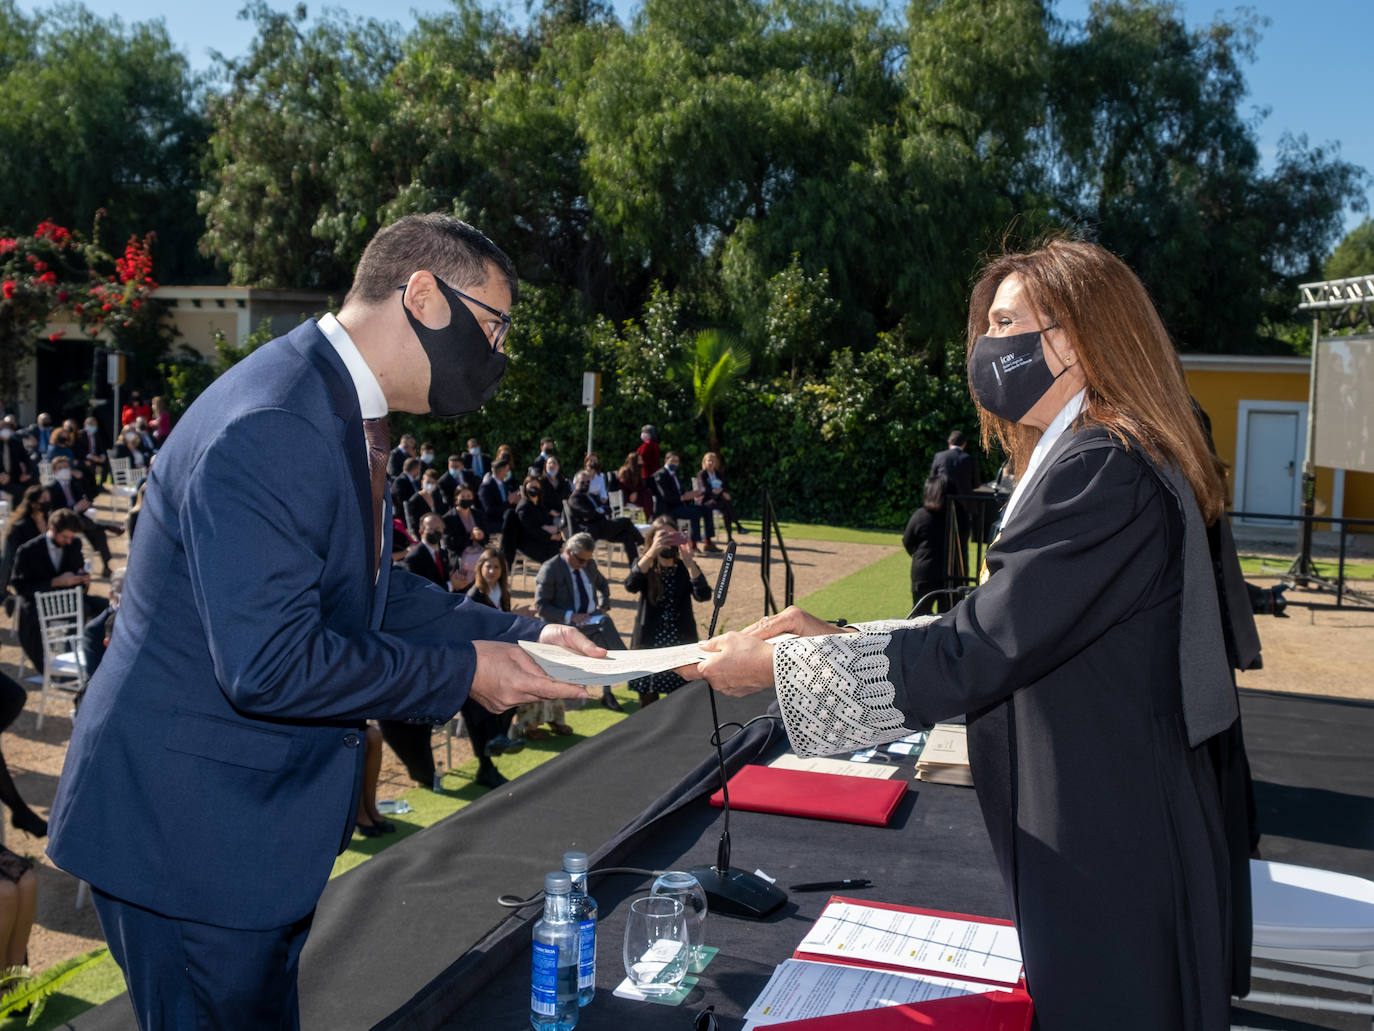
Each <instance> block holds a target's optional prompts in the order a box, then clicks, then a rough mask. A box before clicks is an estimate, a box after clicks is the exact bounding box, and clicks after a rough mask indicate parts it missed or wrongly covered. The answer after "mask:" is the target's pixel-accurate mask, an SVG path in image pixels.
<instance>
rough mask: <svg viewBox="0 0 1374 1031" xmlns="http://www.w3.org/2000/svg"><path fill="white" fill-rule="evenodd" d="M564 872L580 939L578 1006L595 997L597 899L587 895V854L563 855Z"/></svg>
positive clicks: (566, 853) (567, 853) (565, 853)
mask: <svg viewBox="0 0 1374 1031" xmlns="http://www.w3.org/2000/svg"><path fill="white" fill-rule="evenodd" d="M563 870H564V872H565V873H566V874H567V875H568V876H569V877H571V878H572V918H573V920H574V921H576V922H577V928H578V932H579V934H580V936H581V951H580V952H579V954H578V959H577V1004H578V1005H579V1006H585V1005H587V1003H589V1002H591V1001H592V996H594V995H596V899H594V898H592V897H591V896H590V895H588V894H587V853H585V852H564V853H563Z"/></svg>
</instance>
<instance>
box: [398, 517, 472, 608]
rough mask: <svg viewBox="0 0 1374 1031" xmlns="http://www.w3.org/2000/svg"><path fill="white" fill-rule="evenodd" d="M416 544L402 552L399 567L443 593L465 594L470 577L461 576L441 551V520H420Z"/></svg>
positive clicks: (442, 524) (442, 531)
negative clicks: (431, 583)
mask: <svg viewBox="0 0 1374 1031" xmlns="http://www.w3.org/2000/svg"><path fill="white" fill-rule="evenodd" d="M418 529H419V532H420V543H419V544H416V545H415V546H414V547H412V548H411V549H410V550H409V551H407V552H406V555H405V558H403V559H401V565H402V566H404V567H405V568H406V569H409V570H410V571H411V572H412V573H414V574H415V575H416V576H420V577H423V578H424V579H426V580H429V581H431V582H433V583H436V584H438V585H439V586H440V587H442V588H443V589H444V590H446V591H466V590H467V589H468V588H469V587H471V586H472V576H471V575H470V574H464V572H463V569H462V566H461V564H460V563H458V562H457V561H455V559H454V558H453V556H451V555H448V554H446V553H445V551H444V520H443V518H442V517H441V516H438V515H435V514H434V513H432V512H431V513H429V514H428V515H423V516H421V517H420V522H419V526H418Z"/></svg>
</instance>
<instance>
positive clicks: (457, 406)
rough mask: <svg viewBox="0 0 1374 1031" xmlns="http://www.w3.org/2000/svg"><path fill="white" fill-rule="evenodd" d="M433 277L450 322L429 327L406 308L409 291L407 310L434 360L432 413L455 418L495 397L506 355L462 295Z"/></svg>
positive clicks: (423, 344)
mask: <svg viewBox="0 0 1374 1031" xmlns="http://www.w3.org/2000/svg"><path fill="white" fill-rule="evenodd" d="M434 281H435V282H436V283H438V284H439V291H440V292H441V293H442V294H443V295H444V299H445V300H446V301H448V308H449V320H448V325H447V326H445V327H444V328H443V329H430V328H429V327H428V326H426V325H425V324H424V323H423V322H421V321H420V320H419V319H417V318H416V317H415V316H414V315H412V314H411V313H410V309H409V308H407V307H405V305H404V300H405V295H404V294H402V295H401V298H402V302H403V303H402V309H403V310H404V311H405V313H406V318H407V319H408V320H409V321H410V328H411V329H413V330H415V335H416V336H417V337H418V338H419V340H420V346H421V347H423V348H424V349H425V356H426V357H427V358H428V359H429V413H430V414H431V415H437V416H438V417H439V418H441V419H456V418H458V417H459V416H460V415H467V414H469V413H471V412H475V411H477V409H479V408H481V407H482V406H483V405H484V404H486V403H487V402H488V401H490V400H491V397H492V395H493V394H495V393H496V388H497V387H498V386H500V384H501V379H502V377H503V376H505V374H506V356H505V355H504V354H499V353H497V352H494V351H493V350H492V349H491V343H490V342H489V341H488V340H487V335H486V333H484V332H483V331H482V326H481V324H480V323H479V322H478V321H477V319H476V318H475V317H474V316H473V314H472V312H471V311H469V310H468V306H467V305H466V304H464V303H463V299H462V298H461V297H459V296H458V295H457V294H455V293H454V292H453V290H452V289H451V288H450V287H449V285H448V284H447V283H445V282H444V281H443V280H442V279H440V278H439V277H438V276H435V277H434Z"/></svg>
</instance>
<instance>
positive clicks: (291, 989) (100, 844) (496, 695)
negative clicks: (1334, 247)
mask: <svg viewBox="0 0 1374 1031" xmlns="http://www.w3.org/2000/svg"><path fill="white" fill-rule="evenodd" d="M515 286H516V282H515V272H514V268H513V267H512V265H511V263H510V260H509V259H508V258H507V257H506V256H505V255H504V254H503V253H502V252H501V251H500V250H499V249H498V248H497V247H496V246H495V245H494V244H493V243H491V241H490V240H488V239H487V238H486V237H485V236H483V235H482V234H481V233H479V232H478V231H477V230H475V229H473V228H472V227H471V226H468V225H466V224H465V223H462V222H459V221H458V220H457V219H454V218H452V217H450V216H446V215H424V216H409V217H407V218H403V219H401V220H400V221H399V222H396V223H394V224H393V225H391V226H388V227H387V228H385V229H383V230H381V231H380V232H379V233H378V234H377V236H376V237H374V238H373V240H372V242H371V243H369V244H368V246H367V249H366V250H365V251H364V253H363V257H362V259H361V261H360V262H359V264H358V270H357V274H356V277H355V280H354V284H353V287H352V289H351V290H350V291H349V292H348V295H347V296H346V297H345V299H344V304H343V308H342V309H341V310H340V312H339V314H338V316H337V317H335V316H333V315H326V316H324V317H323V318H321V319H320V320H319V321H318V322H315V321H313V320H312V321H309V322H306V323H304V324H302V325H301V326H299V327H297V328H296V329H295V330H293V331H292V332H291V333H289V334H288V335H286V336H284V337H280V338H278V339H276V340H274V341H272V342H270V343H268V344H267V345H266V346H264V347H262V348H260V349H259V350H258V351H256V352H254V353H253V354H252V355H250V356H249V357H248V358H246V359H244V360H243V361H242V362H240V363H239V364H238V365H236V366H234V368H233V369H231V370H230V371H229V372H227V373H225V374H224V375H223V376H222V377H220V379H219V380H217V381H216V382H215V383H214V384H212V385H211V386H210V388H209V389H208V390H206V391H205V393H204V394H202V395H201V397H200V398H199V399H198V400H197V401H196V402H195V404H193V405H192V406H191V408H190V410H189V411H187V413H186V415H185V416H184V417H183V418H182V420H181V422H180V423H179V424H178V428H177V432H176V434H175V436H173V437H171V438H169V439H168V442H167V445H166V446H165V447H164V448H163V449H162V451H161V453H160V454H159V456H158V460H157V464H156V466H155V467H154V468H153V470H152V475H151V477H150V479H149V481H148V489H147V493H146V495H145V497H144V502H143V518H142V519H140V521H139V532H138V535H137V537H136V538H135V539H134V543H133V545H132V550H131V554H130V556H129V575H128V578H127V579H126V581H125V584H124V591H123V595H122V600H121V606H120V612H119V620H118V621H117V622H116V624H115V628H114V633H113V637H112V639H111V641H110V647H109V651H108V652H107V653H106V655H105V658H104V661H103V662H102V663H101V665H100V668H99V670H98V671H97V672H96V674H95V676H94V677H93V678H92V680H91V684H90V688H89V690H88V692H87V695H86V700H85V703H84V704H83V706H82V708H81V713H80V717H79V718H78V719H77V721H76V723H75V726H74V729H73V733H72V739H71V745H70V747H69V749H68V752H67V760H66V766H65V768H64V770H63V774H62V778H61V781H60V783H59V786H58V794H57V799H56V801H55V802H54V804H53V810H52V819H51V824H50V844H49V846H48V853H49V855H50V856H51V857H52V859H53V861H54V862H55V863H56V864H57V865H58V866H60V867H61V868H62V869H64V870H67V871H69V872H71V873H72V874H74V875H76V876H77V877H80V878H81V879H82V880H85V881H87V882H89V883H90V885H91V886H92V889H93V891H94V896H95V906H96V910H97V912H98V913H99V915H100V921H101V925H102V926H103V928H104V930H105V936H106V940H107V941H108V943H109V946H110V951H111V953H112V954H113V955H114V957H115V959H116V960H117V961H118V963H119V965H120V966H121V967H122V968H123V970H124V974H125V978H126V981H127V983H128V985H129V994H130V997H131V1001H132V1003H133V1006H134V1010H135V1012H136V1014H137V1016H138V1020H139V1023H140V1025H141V1027H142V1028H143V1029H144V1031H151V1029H154V1028H169V1029H171V1028H188V1027H199V1028H226V1029H227V1028H235V1029H238V1028H250V1027H251V1028H294V1027H297V1026H298V1025H299V1016H298V1007H297V996H296V969H297V963H298V959H299V956H300V950H301V947H302V945H303V944H304V942H305V937H306V934H307V933H308V931H309V927H310V921H311V918H312V916H313V914H314V909H315V904H316V901H317V900H318V898H319V895H320V892H321V891H322V890H323V888H324V885H325V881H326V879H327V878H328V876H329V872H330V869H331V867H332V865H333V861H334V856H335V854H336V853H338V852H339V851H341V850H342V849H343V847H344V846H345V845H347V843H348V841H349V838H350V835H351V833H352V825H353V817H354V814H355V813H356V810H357V806H358V797H359V791H360V785H361V777H362V771H363V756H364V751H365V749H364V748H363V747H362V746H363V743H364V740H365V736H364V734H365V731H364V725H365V721H366V720H367V719H368V718H369V717H376V718H390V719H401V720H409V721H412V722H423V723H431V724H443V723H446V722H447V721H448V720H449V719H451V718H452V717H453V715H454V713H456V712H457V711H458V710H459V708H460V707H461V706H462V704H463V702H464V701H465V700H466V699H468V698H472V699H474V700H475V701H477V702H478V703H479V704H481V705H482V706H483V707H485V708H486V709H488V710H491V711H493V712H502V711H504V710H506V709H508V708H510V707H511V706H513V705H518V704H521V703H523V702H527V701H535V700H540V699H550V698H579V697H581V698H585V697H586V692H585V691H584V690H583V689H581V688H577V687H573V686H572V685H568V684H561V683H558V682H556V681H553V680H551V679H549V678H548V677H547V676H545V675H544V673H543V672H542V671H541V670H540V669H539V667H538V666H537V665H536V664H535V663H534V662H533V661H531V660H530V658H529V657H528V656H527V655H526V654H525V653H524V652H523V651H522V650H521V649H520V648H519V646H518V645H517V644H516V643H515V642H516V641H517V640H525V639H534V638H538V639H539V640H540V641H544V642H552V643H558V644H562V645H564V646H565V647H570V648H573V649H575V650H578V651H581V652H584V653H588V654H601V652H600V650H599V649H597V648H596V647H595V646H593V645H591V644H590V642H588V641H587V640H586V638H585V637H583V636H582V635H581V634H579V633H578V632H577V631H576V630H574V629H573V628H571V627H552V626H545V625H544V624H542V623H540V622H539V621H537V620H532V619H527V618H523V617H518V616H512V615H511V614H509V613H502V612H498V611H497V610H495V609H492V608H489V607H486V606H481V605H476V604H473V603H470V602H468V601H467V600H466V599H465V598H464V597H463V596H462V595H458V594H450V593H446V592H444V591H442V590H440V589H439V588H438V587H436V586H435V585H434V584H431V583H429V582H427V581H425V580H422V579H420V578H419V577H416V576H414V575H413V574H411V573H408V572H406V571H405V570H398V569H393V568H392V565H391V563H390V562H389V561H387V558H388V552H389V549H390V532H389V528H390V526H391V519H392V517H391V511H390V505H389V502H388V500H387V497H386V495H387V491H386V482H385V475H384V474H385V469H384V467H383V464H382V463H383V462H384V461H385V458H386V456H387V452H388V450H389V447H390V444H389V442H388V441H387V439H386V438H387V433H386V427H385V420H384V417H385V415H386V414H387V412H388V410H399V411H408V412H417V413H424V412H429V413H431V414H433V415H437V416H445V417H456V416H458V415H461V414H463V413H466V412H471V411H475V410H476V409H477V408H478V407H480V406H481V405H482V404H483V403H484V402H485V401H486V400H487V399H488V398H489V397H490V396H491V395H492V394H493V393H494V392H495V390H496V387H497V384H498V383H499V382H500V379H501V376H502V374H503V373H504V371H505V365H506V357H505V354H504V352H503V351H502V349H501V344H502V339H503V337H504V335H505V330H506V328H507V327H508V326H509V324H510V321H509V319H510V317H509V314H508V312H509V309H510V306H511V302H512V300H513V298H514V294H515ZM284 441H289V442H290V448H291V452H292V453H293V454H299V453H305V454H309V455H311V456H312V462H313V463H314V468H315V471H316V473H317V474H318V475H312V476H311V477H309V478H308V479H305V480H302V479H301V477H300V476H299V472H298V469H297V463H295V462H292V461H288V460H285V459H282V457H281V456H282V450H281V449H282V448H283V446H284V445H283V442H284ZM264 456H265V457H266V459H267V460H264ZM273 456H277V460H274V459H273ZM321 513H327V515H328V518H321V517H320V515H321Z"/></svg>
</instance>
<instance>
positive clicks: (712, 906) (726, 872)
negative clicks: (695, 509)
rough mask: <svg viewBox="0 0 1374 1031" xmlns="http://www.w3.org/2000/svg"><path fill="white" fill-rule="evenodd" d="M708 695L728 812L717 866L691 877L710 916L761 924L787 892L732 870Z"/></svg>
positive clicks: (728, 560) (730, 553) (716, 722)
mask: <svg viewBox="0 0 1374 1031" xmlns="http://www.w3.org/2000/svg"><path fill="white" fill-rule="evenodd" d="M735 547H736V543H735V542H734V541H731V542H730V543H729V544H727V545H726V546H725V558H724V560H723V561H722V562H721V566H720V576H719V577H717V578H716V592H715V597H714V606H715V607H714V609H713V610H712V612H711V628H710V630H709V631H708V632H707V634H706V636H707V637H708V638H711V637H714V636H715V635H716V621H717V620H718V619H720V609H721V606H722V605H724V604H725V595H726V593H727V592H728V591H729V590H730V574H731V573H732V572H733V571H734V568H735ZM706 692H707V697H709V698H710V699H711V725H712V726H713V727H714V728H715V734H714V735H713V736H712V738H711V740H712V741H714V742H715V745H716V762H717V763H718V764H719V766H720V792H721V801H722V803H723V805H722V808H723V809H724V810H725V829H724V830H722V831H721V835H720V845H719V846H718V847H717V848H716V865H715V866H696V867H693V868H692V870H691V874H692V876H693V877H695V878H696V879H697V882H698V883H699V884H700V885H701V887H702V889H703V890H704V891H705V892H706V905H707V908H708V911H709V912H713V913H722V914H725V915H727V916H743V917H750V918H752V919H754V920H762V919H763V918H764V917H766V916H767V915H768V914H769V913H771V912H773V910H775V909H777V908H778V907H779V906H781V905H782V904H783V903H784V902H786V901H787V892H785V891H783V890H782V889H781V888H779V887H778V886H777V885H775V884H769V883H768V882H767V881H765V880H764V879H763V878H762V877H759V876H757V875H756V874H751V873H746V872H744V871H743V870H731V869H730V786H729V784H728V783H727V781H728V778H727V777H726V774H725V749H724V747H723V746H722V744H721V740H720V715H719V713H718V712H717V710H716V690H715V688H713V687H712V686H711V685H710V684H709V683H708V684H707V685H706Z"/></svg>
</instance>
